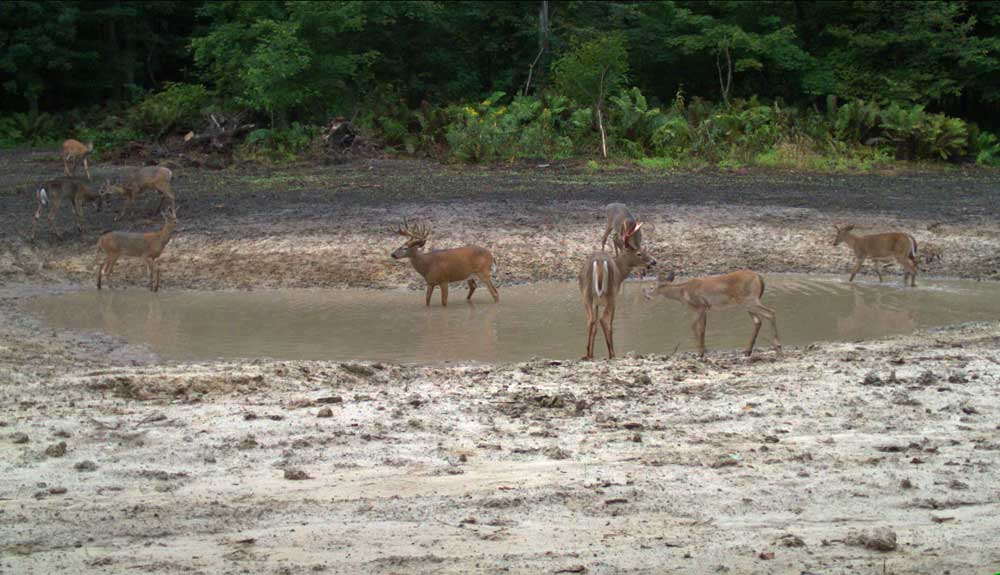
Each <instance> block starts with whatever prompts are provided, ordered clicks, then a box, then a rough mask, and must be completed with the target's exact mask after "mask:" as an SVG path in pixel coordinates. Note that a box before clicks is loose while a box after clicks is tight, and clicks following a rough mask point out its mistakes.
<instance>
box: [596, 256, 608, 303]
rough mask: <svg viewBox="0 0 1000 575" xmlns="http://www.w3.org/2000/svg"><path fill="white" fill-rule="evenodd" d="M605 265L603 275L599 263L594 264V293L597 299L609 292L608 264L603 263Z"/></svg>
mask: <svg viewBox="0 0 1000 575" xmlns="http://www.w3.org/2000/svg"><path fill="white" fill-rule="evenodd" d="M602 263H603V264H604V273H603V274H602V273H601V268H600V267H598V265H597V262H596V261H595V262H594V273H593V276H594V292H595V293H596V294H597V297H602V296H603V295H604V292H606V291H608V262H606V261H605V262H602Z"/></svg>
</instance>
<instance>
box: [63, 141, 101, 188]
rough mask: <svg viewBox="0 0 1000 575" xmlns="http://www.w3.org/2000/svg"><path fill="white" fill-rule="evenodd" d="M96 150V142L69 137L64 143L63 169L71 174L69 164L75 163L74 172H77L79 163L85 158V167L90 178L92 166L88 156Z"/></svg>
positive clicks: (67, 173)
mask: <svg viewBox="0 0 1000 575" xmlns="http://www.w3.org/2000/svg"><path fill="white" fill-rule="evenodd" d="M93 151H94V143H93V142H88V143H86V144H84V143H83V142H81V141H79V140H73V139H69V140H66V141H65V142H63V143H62V154H61V156H62V161H63V171H64V172H65V173H66V175H67V176H68V175H70V171H69V164H70V163H71V162H72V164H73V173H74V174H75V173H76V168H77V164H78V163H79V162H80V160H83V169H84V171H85V172H87V179H88V180H89V179H90V166H88V165H87V156H89V155H90V153H91V152H93Z"/></svg>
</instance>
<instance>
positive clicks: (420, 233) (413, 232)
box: [396, 216, 431, 241]
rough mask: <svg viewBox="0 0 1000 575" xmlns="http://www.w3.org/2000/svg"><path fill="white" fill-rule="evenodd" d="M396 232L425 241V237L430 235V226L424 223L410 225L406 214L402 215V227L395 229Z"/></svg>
mask: <svg viewBox="0 0 1000 575" xmlns="http://www.w3.org/2000/svg"><path fill="white" fill-rule="evenodd" d="M396 233H397V234H399V235H401V236H406V237H408V238H411V239H414V240H424V241H427V238H428V237H430V235H431V228H430V226H428V225H426V224H424V225H416V226H412V227H411V226H410V222H409V220H407V219H406V216H403V227H401V228H399V229H397V230H396Z"/></svg>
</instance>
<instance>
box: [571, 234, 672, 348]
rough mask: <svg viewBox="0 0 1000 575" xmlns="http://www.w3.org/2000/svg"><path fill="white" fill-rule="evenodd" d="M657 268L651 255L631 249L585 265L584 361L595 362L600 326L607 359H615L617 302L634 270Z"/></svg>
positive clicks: (582, 274) (582, 273)
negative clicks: (585, 325) (585, 321)
mask: <svg viewBox="0 0 1000 575" xmlns="http://www.w3.org/2000/svg"><path fill="white" fill-rule="evenodd" d="M641 226H642V223H641V222H639V223H638V224H637V225H636V226H635V230H636V231H637V230H638V229H639V228H640V227H641ZM626 245H627V244H626ZM655 265H656V260H655V259H653V258H652V257H651V256H650V255H649V254H647V253H646V252H644V251H642V250H640V249H632V248H631V247H626V248H625V249H623V250H622V251H621V253H619V254H618V255H616V256H612V255H611V254H609V253H607V252H605V251H599V252H594V253H592V254H591V255H590V257H588V258H587V260H586V261H585V262H584V263H583V267H581V268H580V273H579V276H578V280H579V283H580V295H581V296H582V297H583V309H584V311H585V312H586V314H587V353H586V355H584V356H583V359H584V360H591V359H594V340H595V339H596V338H597V326H598V324H600V326H601V332H602V333H603V334H604V343H606V344H607V346H608V359H614V358H615V341H614V323H615V300H616V299H617V297H618V295H619V294H620V293H621V291H622V284H623V283H624V282H625V279H626V278H628V276H629V274H630V273H632V270H634V269H636V268H640V269H643V270H648V269H652V267H653V266H655ZM602 308H603V311H602Z"/></svg>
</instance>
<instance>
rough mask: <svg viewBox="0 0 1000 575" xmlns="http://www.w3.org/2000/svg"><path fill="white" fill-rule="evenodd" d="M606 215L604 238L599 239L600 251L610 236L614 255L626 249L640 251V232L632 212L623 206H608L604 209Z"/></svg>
mask: <svg viewBox="0 0 1000 575" xmlns="http://www.w3.org/2000/svg"><path fill="white" fill-rule="evenodd" d="M605 211H606V212H607V215H608V222H607V225H606V226H605V228H604V237H602V238H601V249H602V250H603V249H604V246H606V245H607V243H608V236H609V235H610V234H611V232H612V231H613V232H614V233H615V235H613V236H611V244H612V245H613V246H614V248H615V255H618V254H619V253H621V251H622V250H624V249H625V248H626V247H630V248H632V249H634V250H641V249H642V232H640V231H639V223H638V222H637V221H636V219H635V216H633V215H632V212H630V211H629V210H628V208H627V207H625V204H608V205H607V207H606V208H605Z"/></svg>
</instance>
